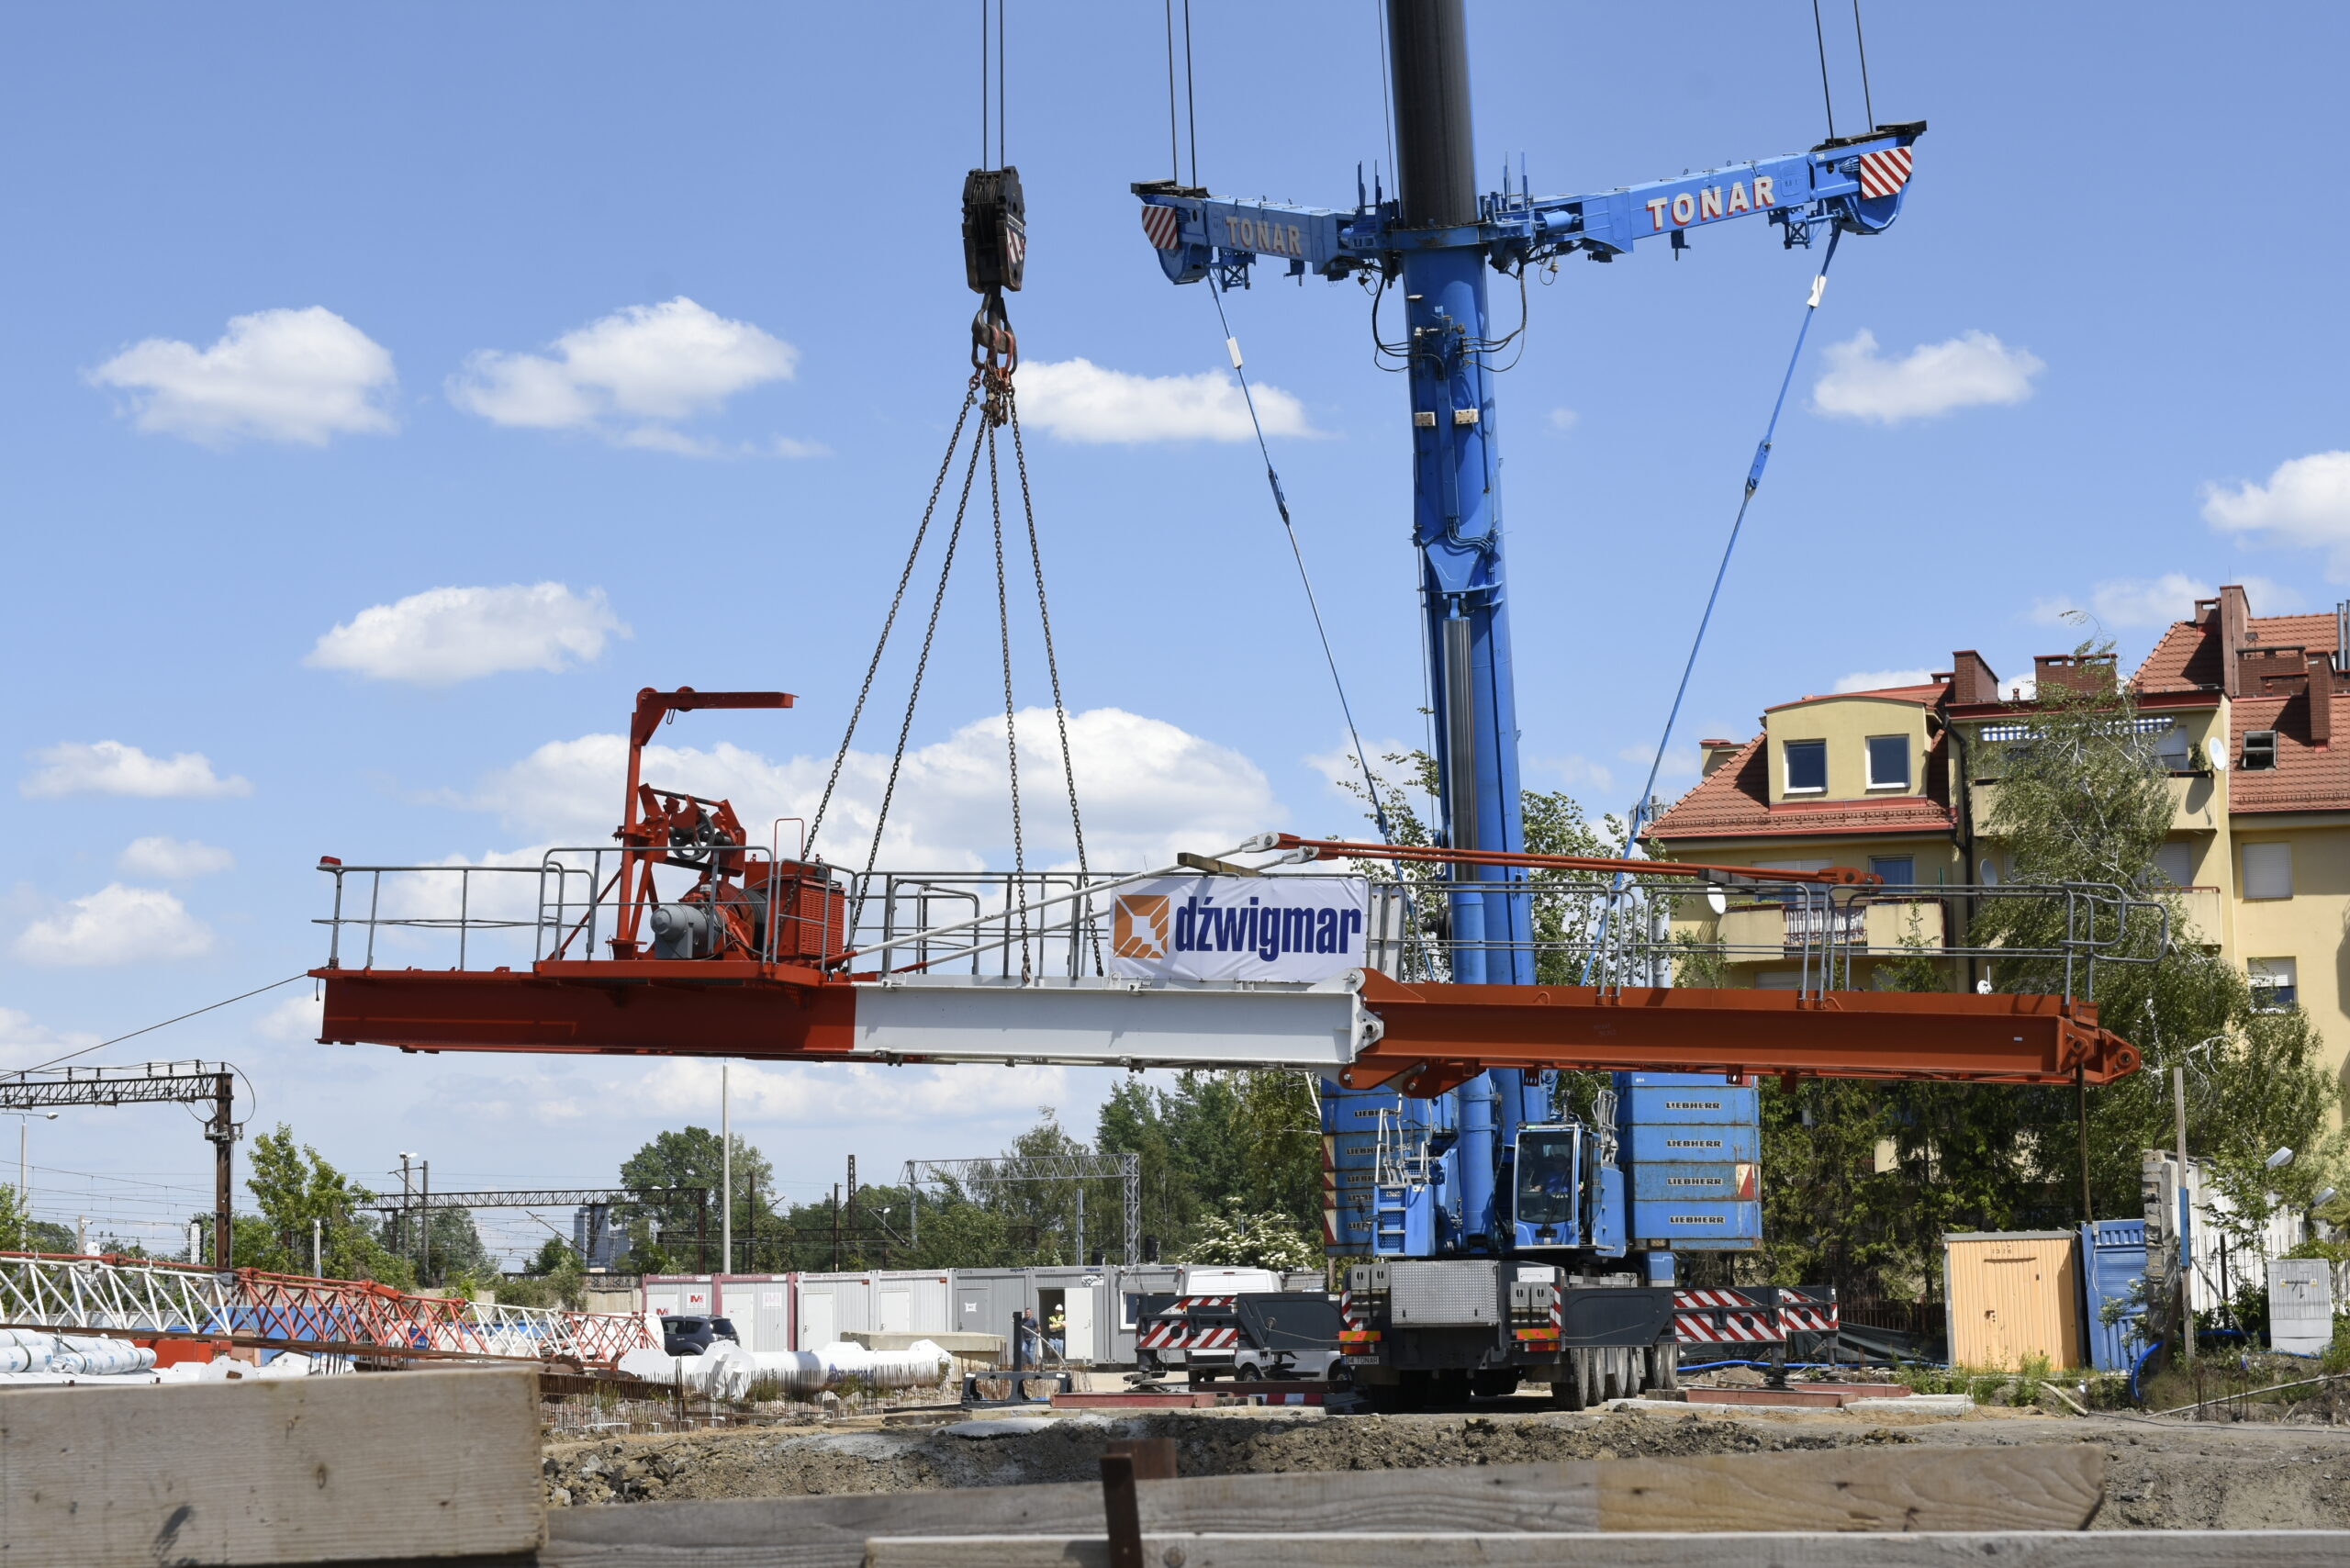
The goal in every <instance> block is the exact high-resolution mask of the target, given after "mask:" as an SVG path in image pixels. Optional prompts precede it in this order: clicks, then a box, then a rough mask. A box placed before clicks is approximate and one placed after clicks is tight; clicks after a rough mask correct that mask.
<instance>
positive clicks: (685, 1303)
mask: <svg viewBox="0 0 2350 1568" xmlns="http://www.w3.org/2000/svg"><path fill="white" fill-rule="evenodd" d="M643 1288H644V1310H645V1311H647V1312H651V1313H657V1314H659V1315H660V1316H665V1317H675V1316H680V1315H683V1316H688V1317H699V1316H703V1315H705V1314H707V1313H708V1312H710V1311H711V1301H712V1300H713V1299H714V1297H715V1294H716V1293H715V1292H714V1291H713V1290H712V1289H711V1280H710V1276H709V1275H708V1274H647V1275H646V1276H645V1277H644V1287H643Z"/></svg>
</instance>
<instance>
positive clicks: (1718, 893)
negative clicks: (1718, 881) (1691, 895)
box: [1706, 888, 1729, 914]
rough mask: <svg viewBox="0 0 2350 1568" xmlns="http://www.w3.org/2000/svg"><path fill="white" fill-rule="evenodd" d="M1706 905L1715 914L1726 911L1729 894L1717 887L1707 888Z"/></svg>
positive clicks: (1727, 909)
mask: <svg viewBox="0 0 2350 1568" xmlns="http://www.w3.org/2000/svg"><path fill="white" fill-rule="evenodd" d="M1706 907H1707V909H1709V910H1712V911H1713V912H1714V913H1716V914H1722V913H1728V911H1729V894H1728V893H1725V892H1724V891H1722V890H1720V889H1719V888H1707V890H1706Z"/></svg>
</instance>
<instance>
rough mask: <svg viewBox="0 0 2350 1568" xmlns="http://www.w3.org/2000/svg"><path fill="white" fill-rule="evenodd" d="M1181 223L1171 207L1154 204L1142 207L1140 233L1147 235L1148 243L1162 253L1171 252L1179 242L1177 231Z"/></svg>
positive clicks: (1148, 203) (1150, 203)
mask: <svg viewBox="0 0 2350 1568" xmlns="http://www.w3.org/2000/svg"><path fill="white" fill-rule="evenodd" d="M1181 222H1182V219H1181V217H1180V215H1178V214H1177V212H1176V210H1175V209H1174V208H1173V207H1160V206H1159V205H1158V204H1157V203H1156V202H1146V203H1145V204H1144V205H1143V209H1142V231H1143V232H1144V233H1145V234H1147V235H1149V236H1150V242H1151V243H1152V244H1154V245H1156V246H1158V248H1159V249H1160V250H1162V251H1171V250H1173V249H1174V248H1175V247H1176V245H1177V244H1178V243H1180V242H1181V241H1180V239H1179V237H1178V233H1177V230H1179V229H1180V227H1181Z"/></svg>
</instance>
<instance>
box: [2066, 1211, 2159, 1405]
mask: <svg viewBox="0 0 2350 1568" xmlns="http://www.w3.org/2000/svg"><path fill="white" fill-rule="evenodd" d="M2081 1260H2082V1273H2083V1275H2084V1279H2085V1282H2086V1285H2087V1296H2088V1300H2087V1322H2086V1323H2085V1324H2084V1325H2083V1327H2085V1328H2086V1329H2087V1332H2088V1343H2089V1364H2090V1365H2091V1366H2094V1367H2095V1368H2097V1370H2098V1371H2099V1372H2128V1371H2129V1370H2130V1367H2131V1364H2132V1362H2134V1361H2136V1360H2137V1359H2138V1352H2139V1351H2141V1350H2144V1349H2145V1348H2146V1327H2145V1317H2144V1306H2143V1303H2141V1302H2136V1301H2133V1300H2132V1298H2133V1297H2135V1296H2136V1295H2137V1294H2138V1293H2139V1290H2140V1288H2141V1286H2142V1285H2143V1282H2144V1280H2145V1278H2146V1222H2145V1221H2144V1220H2143V1219H2101V1220H2098V1221H2097V1222H2096V1223H2094V1224H2092V1225H2085V1226H2081ZM2108 1316H2112V1317H2113V1319H2114V1320H2113V1321H2112V1322H2110V1323H2109V1322H2107V1321H2106V1319H2107V1317H2108Z"/></svg>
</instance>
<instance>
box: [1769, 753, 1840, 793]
mask: <svg viewBox="0 0 2350 1568" xmlns="http://www.w3.org/2000/svg"><path fill="white" fill-rule="evenodd" d="M1781 749H1782V752H1783V754H1784V756H1785V767H1786V772H1787V793H1788V794H1790V795H1825V794H1826V793H1828V743H1827V742H1826V741H1789V742H1788V743H1787V744H1786V745H1785V746H1784V747H1783V748H1781Z"/></svg>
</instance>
